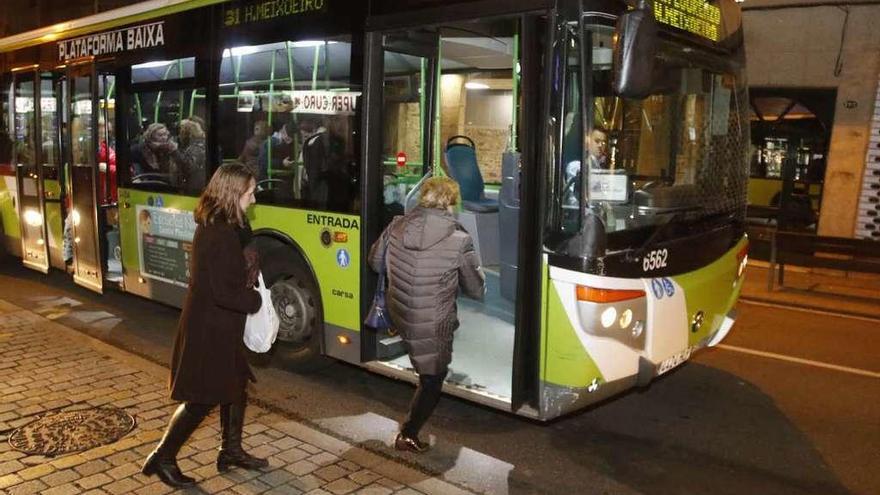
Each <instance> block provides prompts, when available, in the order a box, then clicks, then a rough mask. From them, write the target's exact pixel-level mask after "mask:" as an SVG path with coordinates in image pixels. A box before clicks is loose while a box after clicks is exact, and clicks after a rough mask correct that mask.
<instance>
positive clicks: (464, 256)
mask: <svg viewBox="0 0 880 495" xmlns="http://www.w3.org/2000/svg"><path fill="white" fill-rule="evenodd" d="M458 201H459V189H458V184H457V183H456V182H455V181H453V180H452V179H450V178H448V177H433V178H430V179H428V180H427V181H425V183H424V185H423V186H422V193H421V197H420V198H419V206H418V207H417V208H415V209H413V210H412V211H411V212H409V213H407V214H406V215H404V216H403V217H395V219H394V220H393V221H392V222H391V224H390V225H389V226H388V227H387V228H386V229H385V232H383V233H382V235H381V236H380V238H379V240H377V241H376V242H375V243H374V244H373V246H372V248H371V249H370V257H369V261H370V266H371V267H372V268H373V270H377V271H378V270H379V267H380V264H381V257H382V252H383V249H385V246H386V242H387V251H386V254H385V266H386V270H387V274H388V293H387V296H386V297H387V299H386V300H387V304H388V310H389V311H390V313H391V320H392V322H393V323H394V325H395V328H396V329H397V330H398V331H399V332H400V335H401V337H402V338H403V343H404V347H405V349H406V351H407V353H408V354H409V359H410V361H411V362H412V365H413V367H414V368H415V370H416V372H417V373H418V374H419V385H418V388H417V389H416V392H415V396H414V397H413V400H412V403H411V404H410V409H409V414H408V415H407V418H406V420H405V421H404V423H403V427H402V428H401V430H400V433H399V434H398V435H397V438H396V439H395V440H394V447H395V448H396V449H398V450H408V451H412V452H417V453H419V452H424V451H425V450H427V449H428V444H426V443H424V442H422V441H420V440H419V431H420V430H421V428H422V426H423V425H424V424H425V422H426V421H427V420H428V418H429V417H430V415H431V413H432V412H433V411H434V408H435V407H436V406H437V402H438V401H439V400H440V393H441V389H442V387H443V381H444V379H445V378H446V374H447V373H448V371H449V363H450V361H452V338H453V333H454V332H455V330H456V329H457V328H458V325H459V322H458V309H457V307H456V295H457V293H458V289H459V287H460V288H461V290H462V292H463V293H464V295H465V296H468V297H470V298H473V299H478V300H481V299H482V298H483V296H484V295H485V293H486V278H485V276H484V275H483V270H482V268H481V267H480V256H479V255H478V254H477V252H476V251H475V250H474V243H473V240H472V239H471V236H470V235H469V234H468V233H467V231H465V230H464V228H463V227H462V226H461V225H460V224H459V223H458V222H457V221H456V219H455V215H454V214H453V212H452V207H453V206H455V205H456V204H458Z"/></svg>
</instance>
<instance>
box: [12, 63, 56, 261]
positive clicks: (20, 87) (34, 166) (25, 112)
mask: <svg viewBox="0 0 880 495" xmlns="http://www.w3.org/2000/svg"><path fill="white" fill-rule="evenodd" d="M39 80H40V78H39V74H38V73H37V72H36V70H30V69H29V70H22V71H18V72H16V73H15V75H14V78H13V93H14V99H13V101H14V108H13V123H12V126H13V133H14V136H15V138H14V139H15V144H14V146H13V163H14V164H15V180H16V185H17V189H18V213H19V222H20V228H21V253H22V256H21V259H22V263H23V264H24V265H25V266H26V267H28V268H32V269H34V270H37V271H40V272H43V273H48V271H49V251H48V243H47V239H48V234H47V231H46V222H45V218H46V212H45V209H44V204H43V201H42V198H43V167H42V166H41V163H42V161H43V160H42V155H43V150H42V149H41V148H42V146H37V138H38V136H40V112H41V108H40V107H41V106H42V100H41V98H40V86H39Z"/></svg>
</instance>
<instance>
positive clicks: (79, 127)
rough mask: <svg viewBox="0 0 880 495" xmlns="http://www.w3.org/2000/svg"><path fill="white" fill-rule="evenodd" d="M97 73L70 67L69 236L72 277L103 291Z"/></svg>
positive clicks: (85, 67)
mask: <svg viewBox="0 0 880 495" xmlns="http://www.w3.org/2000/svg"><path fill="white" fill-rule="evenodd" d="M97 79H98V78H97V76H96V74H95V67H94V65H93V64H92V63H86V64H80V65H75V66H71V67H70V68H68V72H67V80H68V95H67V96H68V108H69V112H70V113H69V115H70V123H69V128H68V150H69V163H70V178H69V184H70V204H71V211H70V222H69V225H68V228H69V229H70V230H69V235H70V238H71V239H72V241H73V242H72V246H73V280H74V281H75V282H76V283H77V284H79V285H82V286H83V287H86V288H88V289H90V290H93V291H95V292H102V290H103V271H104V270H103V266H102V262H101V250H100V245H101V243H100V239H99V238H100V230H101V229H100V224H99V219H98V216H99V212H98V201H97V195H98V193H97V177H98V174H97V163H96V162H97V160H96V159H97V153H96V150H97V147H96V141H97V139H96V136H97V131H98V129H97V126H98V123H99V121H98V106H99V105H98V101H97V100H98V99H97V98H94V95H95V94H96V92H97V86H98V81H97Z"/></svg>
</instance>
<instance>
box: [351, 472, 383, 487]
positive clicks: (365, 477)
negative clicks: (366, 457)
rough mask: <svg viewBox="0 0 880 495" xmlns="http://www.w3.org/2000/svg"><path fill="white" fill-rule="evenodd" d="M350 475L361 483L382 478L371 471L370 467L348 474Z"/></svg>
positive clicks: (356, 481)
mask: <svg viewBox="0 0 880 495" xmlns="http://www.w3.org/2000/svg"><path fill="white" fill-rule="evenodd" d="M348 477H349V478H351V480H352V481H354V482H355V483H357V484H359V485H369V484H370V483H372V482H374V481H376V480H378V479H379V478H381V476H379V475H378V474H376V473H374V472H372V471H370V470H369V469H362V470H360V471H358V472H356V473H351V474H350V475H348Z"/></svg>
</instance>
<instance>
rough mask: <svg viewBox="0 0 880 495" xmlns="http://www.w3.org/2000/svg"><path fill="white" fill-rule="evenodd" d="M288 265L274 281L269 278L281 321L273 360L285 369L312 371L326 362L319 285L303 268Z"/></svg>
mask: <svg viewBox="0 0 880 495" xmlns="http://www.w3.org/2000/svg"><path fill="white" fill-rule="evenodd" d="M286 265H287V266H285V267H283V268H282V270H281V273H280V274H279V275H277V276H276V277H273V278H274V281H273V282H268V281H267V284H268V285H269V290H270V291H271V293H272V303H273V304H274V306H275V311H276V312H277V313H278V319H279V322H280V324H279V327H278V338H277V340H276V341H275V346H274V348H273V351H272V352H273V359H274V360H275V361H276V362H277V363H278V364H279V365H281V366H282V367H284V368H289V369H294V370H297V371H309V370H312V369H315V368H316V367H319V366H320V365H321V363H322V362H323V361H324V359H322V357H321V337H322V331H321V330H322V325H321V322H322V320H323V318H322V316H321V307H320V299H319V296H318V287H317V285H316V284H315V282H314V280H312V277H311V276H310V275H309V274H308V273H307V272H306V271H305V270H304V269H302V268H300V267H299V266H298V265H295V264H293V263H291V264H286Z"/></svg>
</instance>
